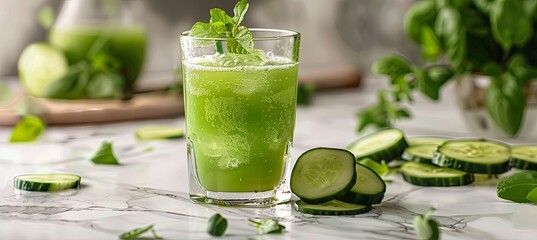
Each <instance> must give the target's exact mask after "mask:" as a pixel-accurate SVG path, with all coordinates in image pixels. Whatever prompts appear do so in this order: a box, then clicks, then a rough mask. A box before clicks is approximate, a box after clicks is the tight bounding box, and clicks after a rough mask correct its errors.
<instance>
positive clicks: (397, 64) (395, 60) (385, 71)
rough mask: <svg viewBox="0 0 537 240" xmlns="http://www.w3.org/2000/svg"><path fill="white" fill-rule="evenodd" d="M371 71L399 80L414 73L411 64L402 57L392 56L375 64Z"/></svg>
mask: <svg viewBox="0 0 537 240" xmlns="http://www.w3.org/2000/svg"><path fill="white" fill-rule="evenodd" d="M371 70H372V71H373V72H374V73H377V74H382V75H386V76H389V77H390V78H392V79H394V78H398V77H401V76H404V75H406V74H408V73H411V72H412V69H411V68H410V63H408V61H407V60H406V59H404V58H402V57H400V56H397V55H390V56H386V57H384V58H382V59H379V60H377V61H375V63H373V65H372V66H371Z"/></svg>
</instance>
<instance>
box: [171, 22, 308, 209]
mask: <svg viewBox="0 0 537 240" xmlns="http://www.w3.org/2000/svg"><path fill="white" fill-rule="evenodd" d="M250 31H251V32H252V35H253V42H254V48H255V49H254V50H253V51H252V53H249V54H237V53H233V52H231V53H230V52H228V51H227V48H228V47H229V48H231V49H233V47H234V46H236V45H237V40H235V39H225V38H221V39H219V38H199V37H191V36H189V32H184V33H183V34H182V35H181V50H182V73H183V87H184V88H183V89H184V99H185V118H186V126H187V127H186V128H187V152H188V153H187V158H188V166H189V175H190V176H189V187H190V198H191V199H192V200H193V201H195V202H203V203H211V204H217V205H226V206H269V205H274V204H277V203H280V202H285V201H288V200H289V198H290V196H291V192H290V191H289V188H288V184H287V182H286V179H288V175H289V173H288V170H289V163H290V157H291V147H292V141H293V131H294V126H295V115H296V114H295V113H296V96H297V74H298V63H299V61H298V60H299V46H300V34H299V33H296V32H292V31H286V30H274V29H250Z"/></svg>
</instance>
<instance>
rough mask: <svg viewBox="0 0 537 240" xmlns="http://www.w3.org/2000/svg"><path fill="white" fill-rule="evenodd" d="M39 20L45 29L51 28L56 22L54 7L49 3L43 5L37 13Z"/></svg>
mask: <svg viewBox="0 0 537 240" xmlns="http://www.w3.org/2000/svg"><path fill="white" fill-rule="evenodd" d="M37 20H38V22H39V25H41V27H42V28H43V29H45V30H48V29H50V27H52V24H53V23H54V9H53V8H52V7H51V6H49V5H46V6H44V7H42V8H41V9H39V12H38V13H37Z"/></svg>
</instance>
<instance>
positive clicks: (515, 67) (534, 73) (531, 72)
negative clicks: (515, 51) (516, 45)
mask: <svg viewBox="0 0 537 240" xmlns="http://www.w3.org/2000/svg"><path fill="white" fill-rule="evenodd" d="M507 69H508V70H509V71H510V72H511V73H512V74H513V75H514V76H515V77H516V78H518V79H519V80H521V81H522V82H521V84H522V85H524V84H525V82H526V81H528V80H532V79H534V78H537V68H535V67H533V66H532V65H530V64H529V63H528V62H527V61H526V58H525V57H524V56H523V55H514V56H512V57H511V60H510V61H509V63H508V64H507Z"/></svg>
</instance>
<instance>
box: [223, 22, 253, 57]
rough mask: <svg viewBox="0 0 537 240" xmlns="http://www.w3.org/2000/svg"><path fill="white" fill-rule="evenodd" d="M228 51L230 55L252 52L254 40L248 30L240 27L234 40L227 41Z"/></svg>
mask: <svg viewBox="0 0 537 240" xmlns="http://www.w3.org/2000/svg"><path fill="white" fill-rule="evenodd" d="M227 47H228V51H229V52H232V53H239V54H248V53H251V52H252V51H253V50H254V40H253V36H252V33H251V32H250V30H248V28H246V27H244V26H240V27H239V28H238V29H237V34H236V35H235V38H234V39H228V41H227Z"/></svg>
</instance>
